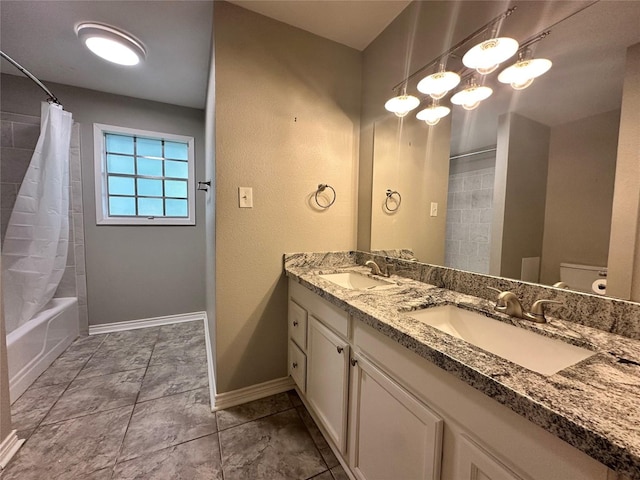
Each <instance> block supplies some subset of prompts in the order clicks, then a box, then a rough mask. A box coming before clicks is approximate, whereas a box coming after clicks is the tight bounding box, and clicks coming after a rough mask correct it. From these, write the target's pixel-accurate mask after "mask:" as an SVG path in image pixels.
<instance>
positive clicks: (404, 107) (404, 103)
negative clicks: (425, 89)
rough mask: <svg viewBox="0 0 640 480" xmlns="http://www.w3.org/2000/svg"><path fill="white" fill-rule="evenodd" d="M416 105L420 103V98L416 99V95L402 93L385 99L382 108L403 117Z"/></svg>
mask: <svg viewBox="0 0 640 480" xmlns="http://www.w3.org/2000/svg"><path fill="white" fill-rule="evenodd" d="M418 105H420V100H418V98H417V97H414V96H413V95H407V94H403V95H398V96H397V97H393V98H391V99H389V100H387V103H385V104H384V108H386V109H387V110H388V111H390V112H393V113H395V114H396V116H397V117H404V116H406V115H407V114H408V113H409V112H410V111H411V110H413V109H415V108H416V107H417V106H418Z"/></svg>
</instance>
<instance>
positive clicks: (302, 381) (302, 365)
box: [289, 340, 307, 393]
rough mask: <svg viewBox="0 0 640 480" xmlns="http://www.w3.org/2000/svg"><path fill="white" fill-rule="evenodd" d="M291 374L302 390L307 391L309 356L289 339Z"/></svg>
mask: <svg viewBox="0 0 640 480" xmlns="http://www.w3.org/2000/svg"><path fill="white" fill-rule="evenodd" d="M289 375H291V378H293V381H294V382H296V385H298V388H299V389H300V391H302V392H303V393H304V392H306V388H307V382H306V379H307V356H306V355H305V354H304V352H303V351H302V350H300V347H298V346H297V345H296V344H295V343H293V341H292V340H289Z"/></svg>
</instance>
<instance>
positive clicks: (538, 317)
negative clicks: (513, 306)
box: [525, 300, 562, 323]
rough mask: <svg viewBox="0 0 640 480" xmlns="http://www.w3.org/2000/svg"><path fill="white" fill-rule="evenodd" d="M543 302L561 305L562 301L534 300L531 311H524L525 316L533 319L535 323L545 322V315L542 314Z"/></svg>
mask: <svg viewBox="0 0 640 480" xmlns="http://www.w3.org/2000/svg"><path fill="white" fill-rule="evenodd" d="M545 303H557V304H559V305H562V302H557V301H555V300H536V301H535V302H533V305H532V306H531V311H530V312H527V313H525V318H527V319H528V320H533V321H534V322H536V323H547V317H545V316H544V306H543V305H544V304H545Z"/></svg>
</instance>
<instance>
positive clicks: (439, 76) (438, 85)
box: [418, 65, 460, 100]
mask: <svg viewBox="0 0 640 480" xmlns="http://www.w3.org/2000/svg"><path fill="white" fill-rule="evenodd" d="M459 83H460V75H458V74H457V73H455V72H447V71H445V67H444V65H440V69H439V71H438V72H436V73H432V74H431V75H429V76H428V77H425V78H423V79H422V80H420V82H418V91H420V92H422V93H426V94H428V95H429V96H430V97H431V98H433V99H434V100H439V99H441V98H442V97H444V96H445V95H446V94H447V93H448V92H449V91H450V90H453V89H454V88H456V87H457V86H458V84H459Z"/></svg>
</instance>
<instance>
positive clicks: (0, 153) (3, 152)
mask: <svg viewBox="0 0 640 480" xmlns="http://www.w3.org/2000/svg"><path fill="white" fill-rule="evenodd" d="M32 154H33V151H32V150H25V149H22V148H13V147H1V148H0V158H2V162H0V179H1V180H2V182H3V183H17V184H18V185H19V184H21V183H22V179H23V178H24V174H25V173H27V168H29V162H30V161H31V155H32Z"/></svg>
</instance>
